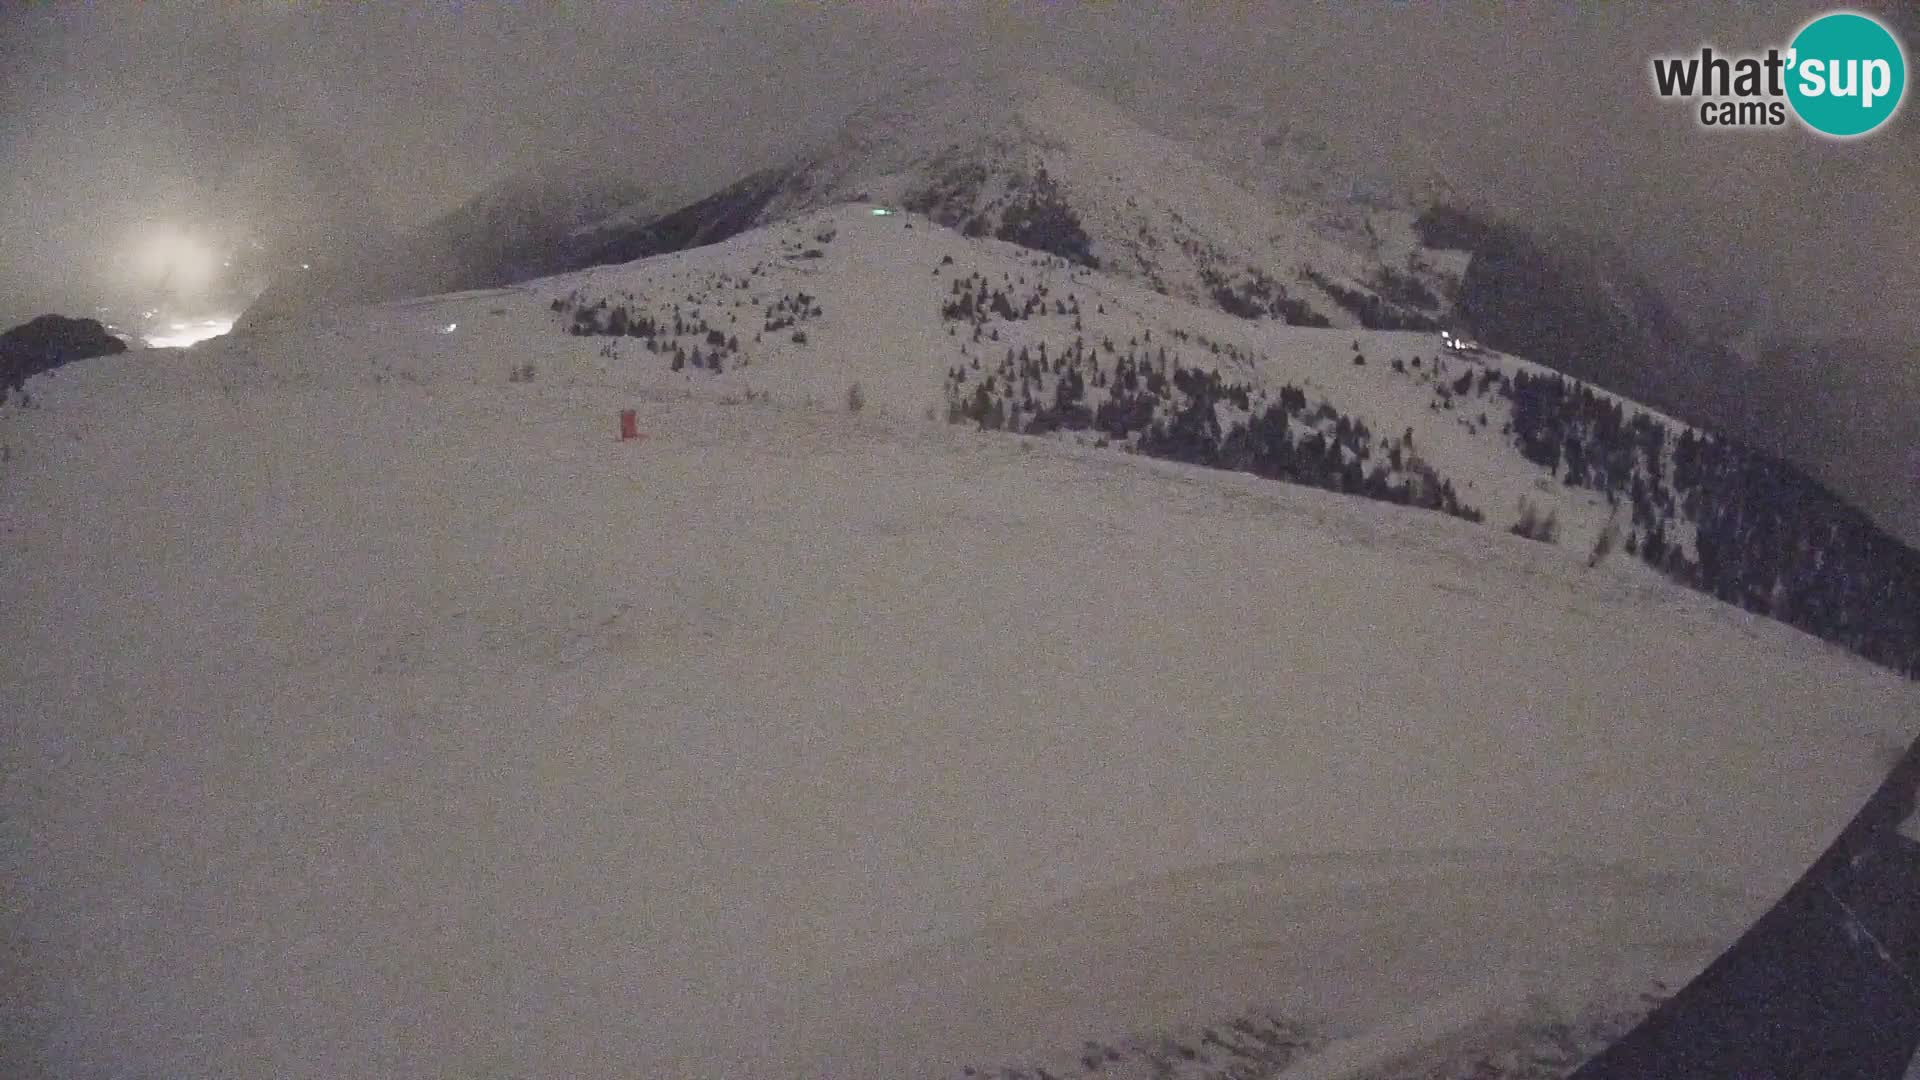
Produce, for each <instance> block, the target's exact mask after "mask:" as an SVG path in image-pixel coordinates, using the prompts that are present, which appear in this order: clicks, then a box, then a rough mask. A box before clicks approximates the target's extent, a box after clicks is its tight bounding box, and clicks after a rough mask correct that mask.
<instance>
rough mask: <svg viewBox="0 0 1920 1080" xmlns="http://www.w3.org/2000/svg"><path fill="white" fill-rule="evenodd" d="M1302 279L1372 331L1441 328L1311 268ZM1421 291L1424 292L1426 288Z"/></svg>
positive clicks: (1436, 322)
mask: <svg viewBox="0 0 1920 1080" xmlns="http://www.w3.org/2000/svg"><path fill="white" fill-rule="evenodd" d="M1300 276H1302V277H1304V278H1306V279H1307V280H1308V281H1311V282H1312V283H1313V284H1315V285H1317V286H1319V287H1320V289H1321V290H1322V291H1323V292H1325V293H1326V294H1327V295H1328V296H1331V297H1333V302H1334V303H1336V304H1339V305H1340V306H1341V307H1343V308H1345V309H1347V310H1348V311H1350V312H1352V313H1353V315H1354V317H1355V318H1357V319H1359V320H1360V325H1361V326H1363V327H1366V328H1367V329H1368V330H1420V331H1433V330H1439V329H1440V328H1441V325H1440V320H1438V319H1436V318H1434V317H1433V316H1431V315H1428V314H1425V313H1424V312H1420V311H1414V310H1409V309H1407V308H1403V307H1398V306H1396V305H1394V304H1390V303H1388V302H1387V301H1385V300H1383V299H1381V298H1380V297H1379V295H1377V294H1375V293H1370V292H1361V291H1359V290H1358V289H1349V288H1347V287H1346V286H1344V285H1341V284H1339V283H1338V282H1336V281H1334V280H1333V279H1331V278H1329V277H1327V276H1326V275H1325V274H1322V273H1320V272H1319V271H1318V270H1314V269H1312V268H1311V267H1306V268H1303V269H1302V270H1301V271H1300ZM1407 280H1408V281H1411V282H1412V284H1413V285H1415V286H1419V285H1420V283H1419V282H1418V281H1415V280H1413V279H1411V278H1409V279H1407ZM1403 285H1404V283H1403ZM1421 288H1423V289H1424V286H1421Z"/></svg>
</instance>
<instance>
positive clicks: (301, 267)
mask: <svg viewBox="0 0 1920 1080" xmlns="http://www.w3.org/2000/svg"><path fill="white" fill-rule="evenodd" d="M300 269H302V270H311V269H313V267H312V266H311V265H310V264H308V263H301V264H300Z"/></svg>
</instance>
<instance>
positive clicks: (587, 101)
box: [0, 2, 1920, 535]
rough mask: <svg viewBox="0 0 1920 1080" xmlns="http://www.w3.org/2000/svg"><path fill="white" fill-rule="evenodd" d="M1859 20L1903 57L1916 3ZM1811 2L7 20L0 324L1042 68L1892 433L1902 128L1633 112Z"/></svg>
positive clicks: (753, 143)
mask: <svg viewBox="0 0 1920 1080" xmlns="http://www.w3.org/2000/svg"><path fill="white" fill-rule="evenodd" d="M1856 7H1857V8H1859V9H1861V10H1867V11H1870V12H1872V13H1874V14H1877V15H1881V16H1882V17H1884V18H1887V19H1888V20H1889V21H1890V22H1892V23H1893V24H1894V25H1895V27H1896V30H1897V32H1899V33H1901V34H1902V36H1903V37H1904V38H1905V40H1907V41H1909V42H1913V41H1920V17H1916V16H1915V15H1914V13H1913V12H1912V10H1910V9H1909V8H1908V7H1907V6H1905V5H1896V4H1877V5H1876V4H1867V5H1856ZM1825 10H1828V8H1827V7H1826V6H1824V5H1820V4H1809V3H1794V4H1775V5H1769V4H1757V3H1743V4H1720V5H1712V4H1687V5H1653V4H1631V5H1628V4H1614V5H1572V4H1544V3H1543V4H1526V5H1501V6H1497V7H1496V6H1494V5H1471V6H1469V5H1465V4H1419V5H1411V4H1385V3H1382V4H1373V5H1363V4H1328V5H1320V6H1313V7H1299V6H1295V5H1282V4H1271V5H1267V4H1256V3H1236V4H1231V5H1227V4H1214V5H1185V4H1183V5H1177V6H1176V5H1162V4H1152V3H1140V4H1100V5H1091V4H1089V5H1070V4H1055V5H1040V4H1028V5H1012V6H1009V5H1005V4H1001V3H983V4H957V3H938V4H936V3H925V2H921V3H898V4H884V5H883V4H880V3H869V4H860V5H853V4H840V5H833V4H816V3H806V4H799V3H794V4H773V3H742V4H725V5H722V4H708V3H687V4H638V3H635V4H593V3H582V4H572V5H568V6H567V10H565V11H562V10H558V6H557V5H544V4H541V5H520V4H511V5H509V4H463V5H459V6H457V7H456V6H453V5H447V4H435V5H426V4H398V3H396V4H370V5H360V4H353V5H348V4H310V5H294V4H286V3H257V2H256V3H247V4H236V3H228V2H216V3H205V4H187V3H147V4H133V3H119V4H116V3H111V2H102V3H94V4H81V3H55V4H44V5H31V6H29V5H20V4H7V5H0V12H5V13H4V14H0V161H4V162H5V163H6V164H5V172H4V175H0V319H5V320H7V321H8V322H11V321H14V320H15V319H17V318H22V317H25V315H27V314H31V313H33V312H34V311H37V310H44V309H48V308H52V307H59V308H63V309H78V308H80V307H84V306H86V305H88V304H89V303H91V302H94V301H96V300H97V299H101V297H100V293H101V291H102V288H103V282H105V281H107V280H108V279H107V278H106V277H105V276H104V270H103V268H104V267H106V266H108V265H110V263H111V261H112V259H113V258H114V257H115V255H116V254H117V253H119V252H120V251H121V250H123V249H124V247H125V245H126V243H127V237H128V236H129V234H130V232H131V231H132V230H133V229H134V228H135V227H136V226H137V225H138V224H139V223H140V222H142V221H161V222H170V223H175V224H182V225H187V226H191V227H196V228H201V229H208V230H217V231H222V232H226V233H230V234H233V235H250V236H256V237H260V238H263V239H265V240H267V241H270V242H279V243H282V244H287V243H293V242H297V241H300V240H302V239H304V240H306V241H308V242H312V241H313V240H314V239H315V238H326V239H328V240H330V241H334V242H338V241H339V240H341V239H342V238H343V237H346V236H348V235H351V234H360V233H364V232H367V231H369V230H377V229H382V228H390V227H407V226H411V225H416V224H419V223H420V222H422V221H424V220H426V219H427V218H429V217H431V216H432V215H434V214H436V213H439V212H442V211H444V210H446V209H448V208H450V207H451V206H453V205H455V204H457V203H458V202H459V201H461V200H462V199H464V198H466V197H468V196H470V195H472V194H473V193H474V192H476V191H478V190H479V189H480V188H482V187H484V186H485V185H486V184H488V183H489V182H491V181H493V180H494V179H496V178H498V177H499V176H501V175H503V174H504V173H505V172H507V171H508V170H510V169H516V168H519V167H523V166H525V165H526V164H528V163H530V162H535V161H540V162H545V163H546V164H547V165H548V167H549V168H550V169H556V168H557V169H558V170H559V171H561V172H566V171H575V170H577V171H582V172H586V171H596V170H603V169H608V168H617V169H620V170H624V171H627V172H630V173H632V174H633V175H635V176H636V177H637V178H639V179H641V180H642V181H643V182H646V183H649V184H658V185H660V186H663V187H666V188H668V189H670V190H688V191H694V190H696V189H699V188H701V187H702V186H703V185H713V184H718V183H721V182H724V181H725V180H727V179H730V178H732V177H734V176H736V175H738V174H739V173H741V172H744V171H746V170H748V169H750V168H753V167H756V166H759V165H764V164H769V163H771V162H773V161H776V160H778V159H780V158H781V157H783V156H785V155H786V154H788V153H791V152H793V151H795V150H798V149H801V148H803V147H804V146H806V145H807V144H809V143H811V142H813V141H815V140H818V139H820V138H823V137H825V136H826V135H827V134H829V133H830V132H831V131H832V129H833V127H834V125H835V124H836V122H837V121H838V119H839V118H840V117H842V116H843V115H844V114H845V113H846V112H848V111H849V110H850V109H852V108H854V107H856V106H857V105H859V104H861V103H862V102H864V101H866V100H868V99H870V98H872V97H873V96H875V95H879V94H883V93H884V92H885V91H886V90H887V89H888V88H889V87H890V86H893V85H896V84H898V83H900V82H901V81H903V80H906V79H911V78H916V77H919V76H922V75H924V74H926V73H928V72H940V71H961V70H969V69H978V68H983V67H986V66H989V65H993V64H1000V65H1008V66H1020V65H1027V64H1032V65H1046V66H1048V67H1050V68H1052V69H1054V70H1056V71H1058V72H1060V73H1063V74H1066V75H1069V76H1071V77H1073V78H1075V79H1076V80H1078V81H1081V82H1083V83H1084V84H1087V85H1088V86H1090V87H1091V88H1093V89H1096V90H1100V91H1103V92H1105V93H1107V94H1109V95H1110V96H1112V97H1114V98H1115V99H1117V100H1119V101H1120V102H1121V103H1122V104H1125V105H1128V106H1130V107H1134V108H1136V109H1138V110H1140V111H1142V112H1144V113H1146V114H1149V115H1150V116H1151V117H1153V119H1154V122H1155V123H1156V124H1157V125H1158V126H1161V127H1162V128H1171V127H1177V115H1178V112H1179V110H1181V109H1193V110H1208V109H1214V108H1218V107H1219V105H1220V104H1221V103H1222V102H1229V101H1231V102H1246V101H1249V100H1252V101H1257V102H1259V103H1261V104H1262V105H1263V106H1264V107H1266V108H1269V109H1271V110H1272V111H1273V112H1274V113H1275V114H1276V115H1280V116H1285V117H1288V118H1291V119H1296V120H1298V121H1299V122H1301V123H1305V124H1309V125H1312V126H1317V127H1320V128H1321V129H1323V130H1324V132H1325V133H1326V134H1327V136H1328V137H1329V138H1330V139H1331V140H1332V141H1333V142H1334V143H1335V144H1336V145H1337V146H1338V147H1339V148H1341V149H1342V150H1343V151H1345V152H1346V153H1348V154H1349V155H1350V156H1353V157H1355V158H1357V159H1359V160H1362V161H1366V162H1369V163H1370V164H1372V165H1374V166H1376V167H1379V168H1382V169H1384V170H1386V171H1388V172H1389V173H1390V174H1393V175H1397V176H1399V177H1402V178H1406V177H1412V176H1417V175H1422V174H1425V173H1428V172H1439V173H1443V174H1445V175H1448V176H1449V177H1450V178H1452V179H1453V180H1454V181H1455V183H1456V184H1457V185H1458V186H1460V187H1461V188H1462V189H1463V190H1465V191H1467V192H1469V193H1470V194H1472V195H1474V196H1476V197H1478V198H1480V199H1482V200H1483V201H1485V202H1486V203H1489V204H1491V205H1495V206H1500V207H1504V208H1509V209H1511V210H1512V211H1513V212H1515V213H1517V214H1520V215H1522V216H1525V217H1529V218H1531V219H1533V220H1536V221H1548V222H1560V223H1572V224H1577V225H1581V226H1584V227H1588V228H1594V229H1598V230H1600V231H1603V232H1605V233H1607V234H1608V235H1610V236H1612V237H1614V238H1616V239H1618V240H1620V241H1622V242H1623V243H1625V244H1627V245H1629V246H1631V247H1632V248H1633V249H1634V251H1635V252H1636V254H1638V255H1639V256H1641V257H1643V258H1644V259H1645V260H1646V261H1647V262H1648V264H1649V265H1651V266H1653V267H1654V268H1656V269H1657V270H1658V271H1659V272H1660V273H1661V275H1662V278H1663V280H1664V281H1666V282H1667V284H1668V285H1669V287H1670V288H1671V289H1672V290H1673V291H1674V292H1675V294H1676V295H1677V296H1678V297H1679V298H1680V299H1681V301H1682V303H1683V304H1685V305H1687V306H1690V307H1695V308H1698V309H1700V310H1711V311H1721V310H1727V311H1732V312H1735V313H1745V314H1749V315H1753V316H1756V317H1760V318H1763V319H1764V320H1765V321H1766V322H1767V324H1768V325H1769V326H1770V327H1772V328H1773V329H1775V330H1783V329H1784V330H1795V329H1799V330H1805V331H1807V332H1810V333H1816V334H1820V335H1825V336H1837V335H1846V336H1854V337H1859V338H1863V339H1867V340H1870V341H1873V342H1876V343H1878V344H1879V345H1880V346H1881V348H1882V350H1883V352H1886V351H1891V354H1892V355H1896V356H1897V357H1898V358H1899V359H1898V360H1897V362H1894V363H1891V364H1890V363H1889V362H1887V361H1886V360H1884V359H1883V360H1881V361H1878V362H1877V363H1876V365H1875V366H1873V367H1872V369H1871V370H1865V369H1863V370H1858V371H1856V370H1847V371H1841V372H1838V373H1836V384H1838V385H1844V386H1846V387H1849V388H1853V391H1854V392H1849V393H1846V394H1836V395H1835V397H1834V401H1836V402H1851V401H1852V400H1853V399H1854V398H1856V397H1857V396H1858V393H1857V392H1858V390H1859V388H1861V387H1893V388H1896V389H1898V388H1902V387H1904V388H1905V390H1904V391H1903V392H1908V393H1911V394H1912V395H1913V397H1912V398H1910V399H1908V400H1910V401H1913V402H1915V403H1916V407H1915V408H1914V409H1910V410H1907V411H1906V412H1905V413H1904V414H1902V415H1905V416H1915V415H1920V361H1916V360H1915V359H1914V358H1913V357H1914V353H1913V350H1912V349H1911V348H1910V347H1909V346H1908V343H1911V342H1914V341H1920V303H1916V302H1915V301H1914V300H1913V297H1915V296H1917V295H1920V224H1917V223H1916V217H1915V215H1914V213H1913V208H1914V207H1916V206H1920V116H1917V115H1916V113H1915V111H1914V107H1913V106H1912V104H1911V103H1909V104H1908V106H1907V107H1906V108H1905V109H1904V111H1903V113H1902V115H1901V116H1900V117H1898V118H1896V120H1895V121H1894V122H1893V124H1892V125H1891V127H1890V128H1888V129H1884V130H1883V131H1882V132H1880V133H1877V134H1875V135H1873V136H1870V137H1868V138H1866V139H1863V140H1857V141H1855V142H1853V143H1846V144H1842V143H1836V142H1832V141H1828V140H1824V139H1820V138H1817V137H1815V136H1812V135H1810V134H1808V133H1806V132H1805V131H1803V130H1800V129H1799V128H1797V127H1790V128H1788V129H1786V130H1762V131H1748V132H1707V131H1703V130H1701V129H1699V128H1698V127H1696V126H1695V124H1694V123H1693V120H1692V116H1691V114H1690V112H1689V111H1688V109H1687V107H1686V106H1684V105H1681V104H1676V103H1671V102H1661V101H1658V100H1656V99H1655V98H1654V96H1653V94H1652V92H1651V89H1650V81H1649V77H1648V61H1649V57H1650V56H1652V55H1653V54H1655V53H1666V52H1671V53H1684V52H1689V51H1694V50H1697V49H1698V47H1699V46H1700V45H1701V44H1703V43H1712V44H1715V45H1716V46H1719V47H1721V48H1723V49H1728V50H1733V51H1745V50H1748V49H1755V50H1758V49H1763V48H1765V47H1767V46H1769V45H1784V44H1785V43H1786V41H1787V40H1788V38H1789V37H1790V36H1791V34H1792V32H1793V31H1794V30H1795V29H1796V28H1797V27H1798V26H1799V25H1800V24H1801V23H1803V22H1804V21H1805V20H1806V19H1808V18H1810V17H1811V16H1813V15H1816V14H1819V13H1821V12H1822V11H1825ZM1837 362H1839V363H1842V364H1845V363H1847V361H1846V360H1845V359H1844V357H1842V358H1841V359H1840V360H1838V361H1837ZM1876 392H1878V391H1876ZM1828 411H1829V412H1830V413H1832V412H1838V413H1840V414H1842V415H1845V414H1848V413H1850V412H1851V411H1852V409H1851V407H1850V405H1849V407H1847V408H1842V409H1838V410H1835V409H1829V410H1828ZM1823 422H1825V423H1835V422H1840V421H1837V420H1835V419H1832V418H1831V417H1829V418H1828V419H1826V420H1824V421H1823ZM1873 422H1874V423H1876V424H1879V425H1881V426H1882V427H1885V426H1886V425H1887V424H1889V423H1897V422H1898V417H1897V416H1896V417H1893V418H1892V419H1889V418H1886V417H1880V418H1876V419H1875V420H1874V421H1873ZM1883 434H1884V435H1885V436H1886V437H1887V438H1906V439H1908V440H1909V442H1908V443H1907V444H1906V445H1904V446H1901V445H1896V446H1895V447H1894V453H1893V455H1892V456H1893V457H1895V458H1900V457H1902V456H1903V455H1904V456H1905V457H1906V458H1909V459H1910V461H1908V462H1907V463H1906V464H1905V465H1904V466H1903V467H1902V468H1903V469H1904V472H1902V471H1901V470H1895V471H1894V472H1893V473H1892V474H1890V477H1891V479H1887V480H1885V482H1883V483H1882V487H1883V488H1886V485H1887V484H1888V483H1890V484H1891V485H1892V487H1891V488H1887V490H1888V491H1891V492H1892V493H1893V496H1895V497H1897V496H1898V495H1899V491H1898V489H1899V487H1900V486H1901V483H1902V480H1901V477H1902V476H1904V477H1905V481H1906V486H1907V487H1908V488H1920V450H1916V449H1914V448H1913V446H1912V441H1914V440H1920V426H1909V427H1908V428H1907V429H1906V431H1905V432H1904V433H1901V432H1898V431H1894V430H1892V429H1889V430H1887V431H1886V432H1884V433H1883ZM1834 437H1835V438H1842V437H1844V433H1835V436H1834ZM1914 514H1915V517H1914V519H1913V520H1914V521H1915V522H1920V505H1915V507H1914ZM1913 533H1914V534H1915V535H1920V529H1915V530H1913Z"/></svg>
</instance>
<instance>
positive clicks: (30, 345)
mask: <svg viewBox="0 0 1920 1080" xmlns="http://www.w3.org/2000/svg"><path fill="white" fill-rule="evenodd" d="M126 351H127V343H126V342H124V341H121V340H120V339H119V338H117V337H114V336H113V335H112V334H109V333H107V328H106V327H104V326H102V325H100V323H99V321H98V320H95V319H73V318H68V317H67V316H65V315H41V316H39V317H38V318H35V319H33V320H31V321H29V322H25V323H22V324H20V325H19V326H16V327H14V328H13V329H11V330H8V331H7V332H6V333H4V334H0V390H17V389H19V388H20V387H21V386H22V385H23V384H24V383H25V382H26V381H27V380H28V379H30V378H32V377H33V376H35V375H39V374H41V373H43V372H48V371H52V370H53V369H54V368H57V367H60V366H61V365H63V364H71V363H73V362H74V361H76V360H86V359H88V358H90V357H95V356H110V355H112V354H114V353H123V352H126Z"/></svg>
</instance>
